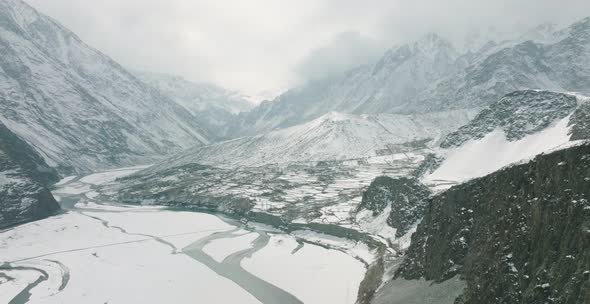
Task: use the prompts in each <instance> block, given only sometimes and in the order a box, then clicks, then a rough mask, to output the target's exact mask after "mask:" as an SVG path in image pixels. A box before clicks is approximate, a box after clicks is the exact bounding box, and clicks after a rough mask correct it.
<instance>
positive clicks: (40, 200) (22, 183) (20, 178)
mask: <svg viewBox="0 0 590 304" xmlns="http://www.w3.org/2000/svg"><path fill="white" fill-rule="evenodd" d="M58 179H59V176H58V175H57V173H56V171H55V170H54V169H52V168H50V167H49V166H47V164H46V163H45V161H43V158H42V157H41V156H40V155H39V154H37V152H35V150H34V149H33V148H32V147H31V146H29V145H28V144H27V143H26V142H24V141H23V140H21V139H20V138H19V137H18V136H16V135H15V134H14V133H12V132H11V131H10V130H8V129H7V128H6V127H5V126H4V125H3V124H1V123H0V229H1V228H4V227H7V226H11V225H14V224H18V223H22V222H26V221H31V220H36V219H40V218H44V217H47V216H48V215H51V214H53V213H55V212H56V211H57V210H59V205H58V204H57V202H56V201H55V199H54V198H53V196H52V195H51V192H49V190H48V189H47V186H48V185H50V184H52V183H54V182H56V181H57V180H58Z"/></svg>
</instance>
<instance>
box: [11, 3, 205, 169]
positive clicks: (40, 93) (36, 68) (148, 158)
mask: <svg viewBox="0 0 590 304" xmlns="http://www.w3.org/2000/svg"><path fill="white" fill-rule="evenodd" d="M0 53H1V54H2V56H1V57H0V121H2V122H3V123H4V124H5V125H6V126H7V127H8V128H9V129H11V130H12V131H13V132H15V133H16V134H18V135H19V136H20V137H22V138H23V139H25V140H26V141H27V142H29V143H30V144H31V145H32V146H33V147H34V148H35V149H36V150H37V151H39V152H40V153H41V155H42V156H43V157H44V159H45V160H46V161H47V162H48V163H49V165H51V166H54V167H58V168H59V169H60V170H62V171H64V172H67V171H80V172H81V171H94V170H98V169H103V168H107V167H117V166H125V165H136V164H140V163H148V162H153V161H154V159H158V158H160V157H162V156H163V155H166V154H168V153H170V152H175V151H178V150H180V149H183V148H187V147H189V146H193V145H196V144H200V143H206V142H208V141H209V140H208V135H207V132H206V131H204V130H202V129H201V127H200V125H199V123H198V122H197V121H195V120H194V119H193V116H191V115H190V113H188V111H186V110H185V109H184V108H182V107H181V106H179V105H177V104H176V103H174V102H173V101H172V100H170V99H168V98H166V97H164V96H162V95H161V94H160V93H159V92H158V91H157V90H155V89H153V88H152V87H150V86H149V85H146V84H144V83H143V82H141V81H139V80H138V79H137V78H136V77H135V76H134V75H132V74H131V73H129V72H128V71H127V70H125V69H124V68H123V67H121V66H120V65H119V64H117V63H116V62H114V61H113V60H111V59H110V58H109V57H107V56H105V55H104V54H102V53H100V52H99V51H97V50H95V49H93V48H91V47H89V46H88V45H86V44H85V43H84V42H82V41H81V40H80V39H79V38H78V37H77V36H76V35H75V34H74V33H72V32H70V31H69V30H67V29H65V28H64V27H63V26H61V25H60V24H58V23H56V22H55V21H54V20H52V19H51V18H49V17H47V16H44V15H42V14H40V13H38V12H37V11H35V10H34V9H33V8H31V7H30V6H28V5H27V4H25V3H24V2H22V1H20V0H1V1H0Z"/></svg>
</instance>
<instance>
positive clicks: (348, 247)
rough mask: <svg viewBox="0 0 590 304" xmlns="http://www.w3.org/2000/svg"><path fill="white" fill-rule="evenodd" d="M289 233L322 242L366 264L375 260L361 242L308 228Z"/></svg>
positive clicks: (317, 242) (313, 241) (311, 240)
mask: <svg viewBox="0 0 590 304" xmlns="http://www.w3.org/2000/svg"><path fill="white" fill-rule="evenodd" d="M291 235H292V236H294V237H297V238H301V239H304V240H307V241H310V242H312V243H316V244H322V245H323V246H329V247H331V248H336V249H339V250H342V251H344V252H346V253H348V254H349V255H351V256H353V257H355V258H358V259H361V260H363V261H365V263H367V264H371V263H372V262H373V261H374V260H375V255H374V253H373V252H372V251H371V250H370V249H369V247H368V246H367V245H366V244H364V243H362V242H356V241H353V240H349V239H345V238H339V237H336V236H332V235H327V234H323V233H318V232H314V231H310V230H297V231H293V232H292V233H291Z"/></svg>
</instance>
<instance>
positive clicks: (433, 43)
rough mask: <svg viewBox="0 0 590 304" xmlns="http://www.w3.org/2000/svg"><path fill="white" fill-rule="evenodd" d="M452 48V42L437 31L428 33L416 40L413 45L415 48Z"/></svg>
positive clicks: (423, 49)
mask: <svg viewBox="0 0 590 304" xmlns="http://www.w3.org/2000/svg"><path fill="white" fill-rule="evenodd" d="M441 48H444V49H452V48H453V46H452V44H451V43H450V42H449V41H448V40H446V39H445V38H443V37H441V36H440V35H438V34H436V33H428V34H426V35H424V36H422V37H421V38H420V39H418V40H416V42H414V45H413V49H414V50H422V51H425V50H436V49H441Z"/></svg>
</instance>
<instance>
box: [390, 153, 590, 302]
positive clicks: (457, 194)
mask: <svg viewBox="0 0 590 304" xmlns="http://www.w3.org/2000/svg"><path fill="white" fill-rule="evenodd" d="M589 197H590V145H589V144H583V145H578V146H574V147H571V148H568V149H564V150H560V151H556V152H553V153H551V154H547V155H540V156H538V157H536V158H535V159H534V160H532V161H531V162H529V163H526V164H522V165H517V166H513V167H509V168H506V169H503V170H501V171H498V172H495V173H493V174H490V175H488V176H485V177H482V178H479V179H475V180H472V181H469V182H467V183H465V184H461V185H459V186H455V187H453V188H451V189H450V190H448V191H446V192H444V193H442V194H440V195H436V196H434V197H432V198H431V199H430V200H429V205H428V207H427V210H426V213H425V216H424V219H423V220H422V222H421V223H420V225H419V226H418V229H417V231H416V233H415V234H414V235H413V236H412V244H411V246H410V248H409V249H408V253H407V257H406V258H405V260H404V262H403V263H402V265H401V267H400V268H399V270H398V271H397V274H396V276H397V277H401V278H405V279H418V278H425V279H426V280H434V281H437V282H441V281H445V280H447V279H450V278H451V277H454V276H455V275H457V274H459V275H461V277H462V278H463V279H464V280H465V281H466V282H467V288H466V289H465V292H464V294H463V295H462V297H460V299H458V300H457V303H571V304H574V303H587V302H588V300H589V299H590V275H589V273H588V271H589V269H590V234H589V232H588V231H589V228H590V202H589V201H588V198H589Z"/></svg>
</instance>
